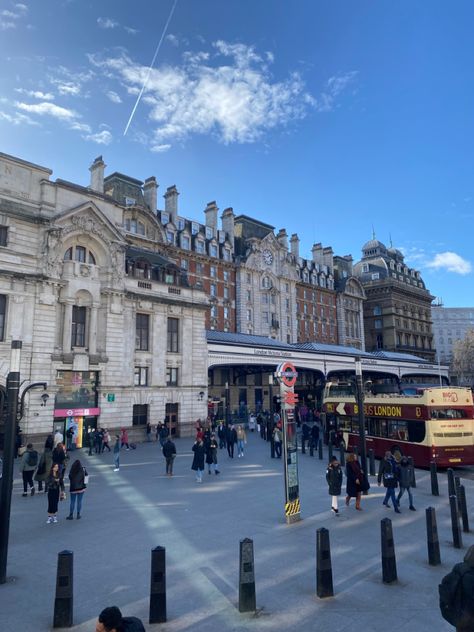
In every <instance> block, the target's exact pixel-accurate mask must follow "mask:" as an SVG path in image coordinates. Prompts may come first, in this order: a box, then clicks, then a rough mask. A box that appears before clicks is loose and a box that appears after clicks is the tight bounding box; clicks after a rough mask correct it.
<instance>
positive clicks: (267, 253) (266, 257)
mask: <svg viewBox="0 0 474 632" xmlns="http://www.w3.org/2000/svg"><path fill="white" fill-rule="evenodd" d="M262 256H263V260H264V262H265V263H266V264H267V265H271V264H272V262H273V255H272V253H271V252H270V250H264V251H263V252H262Z"/></svg>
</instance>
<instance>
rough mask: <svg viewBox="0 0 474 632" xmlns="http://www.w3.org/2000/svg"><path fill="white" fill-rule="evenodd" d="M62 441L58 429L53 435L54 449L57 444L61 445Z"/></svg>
mask: <svg viewBox="0 0 474 632" xmlns="http://www.w3.org/2000/svg"><path fill="white" fill-rule="evenodd" d="M63 441H64V437H63V434H62V432H61V431H60V430H59V428H57V429H56V432H55V433H54V447H56V446H57V445H58V443H62V442H63Z"/></svg>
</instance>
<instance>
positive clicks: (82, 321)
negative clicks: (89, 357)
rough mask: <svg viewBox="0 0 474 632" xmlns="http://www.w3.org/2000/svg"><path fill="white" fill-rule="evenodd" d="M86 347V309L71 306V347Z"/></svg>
mask: <svg viewBox="0 0 474 632" xmlns="http://www.w3.org/2000/svg"><path fill="white" fill-rule="evenodd" d="M85 346H86V308H85V307H78V306H77V305H73V307H72V327H71V347H85Z"/></svg>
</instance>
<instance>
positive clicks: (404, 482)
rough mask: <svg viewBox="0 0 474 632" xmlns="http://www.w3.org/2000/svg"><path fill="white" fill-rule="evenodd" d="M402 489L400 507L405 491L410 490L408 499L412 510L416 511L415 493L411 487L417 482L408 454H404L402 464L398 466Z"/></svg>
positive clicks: (399, 495) (399, 493) (398, 501)
mask: <svg viewBox="0 0 474 632" xmlns="http://www.w3.org/2000/svg"><path fill="white" fill-rule="evenodd" d="M398 475H399V484H400V491H399V492H398V497H397V504H398V506H399V507H400V498H401V497H402V496H403V494H404V493H405V492H408V500H409V501H410V509H411V511H416V509H415V507H414V506H413V494H412V491H411V488H412V487H413V486H414V483H415V469H414V467H413V465H411V464H410V461H409V460H408V458H407V457H406V456H402V458H401V459H400V465H399V467H398Z"/></svg>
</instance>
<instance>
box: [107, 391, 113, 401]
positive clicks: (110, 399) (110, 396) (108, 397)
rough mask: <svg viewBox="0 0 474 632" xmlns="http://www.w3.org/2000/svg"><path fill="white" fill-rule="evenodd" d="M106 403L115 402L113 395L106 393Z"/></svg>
mask: <svg viewBox="0 0 474 632" xmlns="http://www.w3.org/2000/svg"><path fill="white" fill-rule="evenodd" d="M107 401H108V402H115V393H107Z"/></svg>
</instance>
